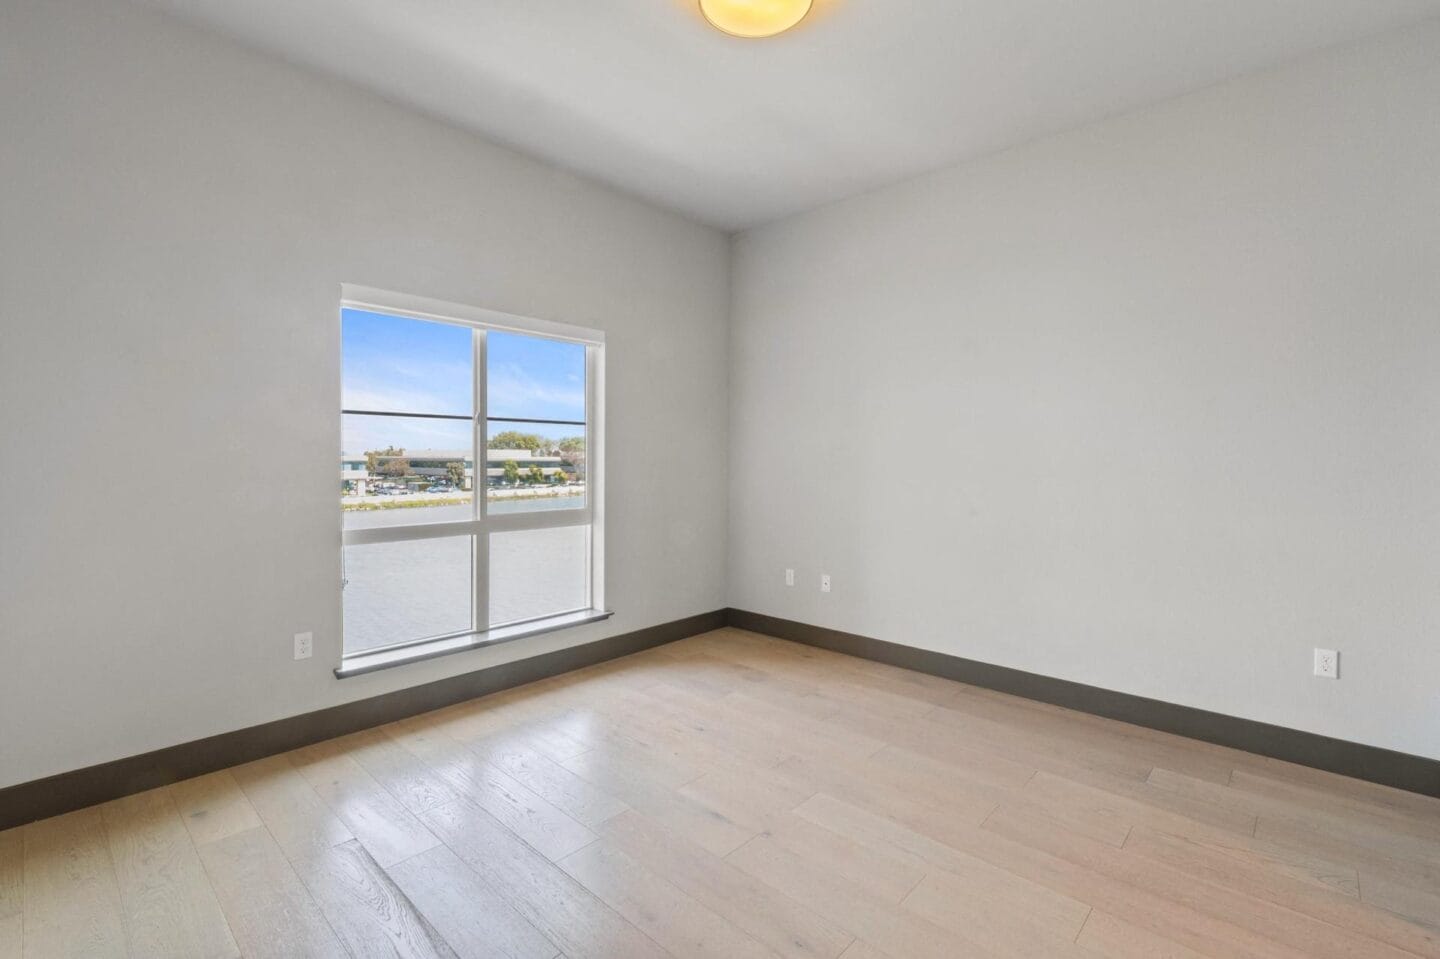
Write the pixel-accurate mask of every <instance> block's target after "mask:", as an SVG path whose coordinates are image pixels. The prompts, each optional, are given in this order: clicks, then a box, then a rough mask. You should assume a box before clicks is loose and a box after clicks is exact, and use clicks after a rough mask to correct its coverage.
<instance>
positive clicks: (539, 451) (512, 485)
mask: <svg viewBox="0 0 1440 959" xmlns="http://www.w3.org/2000/svg"><path fill="white" fill-rule="evenodd" d="M521 427H523V429H522V428H521ZM542 430H543V431H544V432H543V433H542V432H541V431H542ZM487 445H488V446H489V449H488V450H486V455H485V497H486V500H487V501H488V503H487V506H486V509H488V510H489V512H490V513H491V514H492V515H494V514H498V513H520V512H530V511H532V510H539V509H580V508H582V507H584V505H585V427H583V426H551V425H539V424H512V423H494V422H492V423H491V424H490V430H489V442H488V444H487Z"/></svg>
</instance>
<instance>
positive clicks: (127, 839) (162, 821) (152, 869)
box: [100, 789, 240, 959]
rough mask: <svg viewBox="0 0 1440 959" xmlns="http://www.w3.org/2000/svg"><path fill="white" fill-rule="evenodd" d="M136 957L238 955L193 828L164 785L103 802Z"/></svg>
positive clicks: (192, 958) (205, 958)
mask: <svg viewBox="0 0 1440 959" xmlns="http://www.w3.org/2000/svg"><path fill="white" fill-rule="evenodd" d="M100 810H101V812H102V813H103V814H104V817H105V832H106V835H107V836H108V837H109V840H110V858H111V860H112V861H113V862H114V864H115V874H116V878H117V880H118V881H119V884H120V899H121V902H122V904H123V906H124V909H125V927H126V929H127V930H128V933H129V941H130V949H131V951H132V952H133V953H134V954H135V955H137V956H146V957H154V959H164V957H174V959H231V957H234V956H238V955H239V954H240V950H239V947H238V946H236V944H235V939H234V938H233V937H232V936H231V935H230V926H229V924H228V923H227V922H226V921H225V916H224V913H222V912H221V910H220V903H219V902H218V901H216V899H215V892H214V890H213V889H211V887H210V880H209V878H208V877H207V876H206V875H205V869H204V867H203V866H202V865H201V864H200V857H199V855H197V854H196V852H195V846H194V844H193V843H192V842H191V841H190V833H189V832H188V831H187V830H186V828H185V823H184V822H183V821H182V820H181V818H180V813H179V811H178V810H176V808H175V803H174V802H173V800H172V799H171V794H170V792H169V791H168V790H166V789H152V790H150V791H149V792H143V793H138V794H136V795H134V796H126V797H125V798H124V799H117V800H115V801H114V802H110V803H106V804H105V805H103V806H101V807H100Z"/></svg>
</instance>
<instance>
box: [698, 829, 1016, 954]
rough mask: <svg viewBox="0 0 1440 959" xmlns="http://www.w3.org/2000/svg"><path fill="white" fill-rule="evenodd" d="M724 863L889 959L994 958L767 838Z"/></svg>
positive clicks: (962, 937) (959, 936)
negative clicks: (894, 958) (900, 958)
mask: <svg viewBox="0 0 1440 959" xmlns="http://www.w3.org/2000/svg"><path fill="white" fill-rule="evenodd" d="M726 859H727V861H729V862H731V863H733V864H734V865H736V866H738V867H739V868H740V869H743V870H744V871H746V872H748V873H750V874H751V875H752V876H754V877H756V878H757V879H759V880H761V881H762V882H764V883H766V884H768V885H769V886H771V887H773V888H774V889H775V890H776V891H777V892H780V893H782V894H784V895H787V896H790V897H791V898H793V899H796V900H798V901H800V902H802V903H804V904H805V905H807V906H809V907H810V908H811V909H814V910H815V911H816V912H818V913H820V914H821V915H823V916H824V917H825V918H826V919H828V920H830V921H831V922H833V923H835V924H836V925H838V926H840V927H841V928H844V929H846V930H847V931H849V932H850V933H851V934H853V935H855V936H856V937H857V938H861V939H864V940H865V941H866V942H872V943H876V944H877V945H878V947H879V948H880V949H882V950H884V951H885V952H888V953H890V954H891V955H894V956H906V957H914V959H951V957H954V956H976V957H985V956H993V955H994V953H991V952H990V951H988V950H986V949H984V948H982V947H981V946H980V945H979V944H978V943H975V942H974V941H972V940H970V939H969V938H968V937H966V936H965V935H963V934H962V933H959V932H955V931H952V930H947V929H943V928H941V927H940V926H937V925H935V924H933V923H931V922H928V921H926V920H925V919H923V918H921V917H920V916H917V915H915V914H914V913H911V912H909V911H907V910H903V909H896V908H895V907H894V906H893V905H890V904H887V903H883V902H882V901H880V900H877V899H875V898H873V897H871V896H869V895H867V894H866V893H865V892H864V890H863V889H861V888H860V887H858V886H856V885H854V884H853V883H849V882H846V881H845V880H843V879H841V878H839V877H836V876H833V875H830V874H828V873H826V872H825V871H824V870H823V869H821V868H820V867H818V866H815V865H812V864H811V863H809V862H807V861H806V860H804V859H802V858H801V857H799V856H796V855H795V854H794V853H792V852H790V851H789V850H787V849H785V848H784V847H783V846H781V845H780V844H779V843H777V842H775V841H774V840H773V839H770V838H769V837H767V836H757V837H756V838H754V839H752V840H750V841H749V842H748V843H746V844H745V845H744V846H742V847H740V848H739V849H737V850H735V852H733V853H731V854H730V855H729V856H727V857H726Z"/></svg>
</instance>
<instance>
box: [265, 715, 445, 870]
mask: <svg viewBox="0 0 1440 959" xmlns="http://www.w3.org/2000/svg"><path fill="white" fill-rule="evenodd" d="M291 765H292V766H294V767H295V769H296V770H298V771H299V773H300V775H302V776H304V777H305V781H306V782H308V783H309V784H310V787H311V788H312V789H314V790H315V794H316V795H317V796H319V797H320V799H321V801H323V802H324V803H325V804H326V805H327V806H329V807H330V810H331V811H332V812H334V813H335V816H336V818H338V819H339V820H340V821H341V822H343V823H344V824H345V825H346V826H347V827H348V828H349V829H350V831H351V832H352V833H354V834H355V837H356V838H357V839H359V840H360V843H361V845H363V846H364V847H365V849H366V850H367V851H368V852H369V853H370V855H371V856H372V857H374V859H375V861H376V862H378V863H380V864H381V865H382V866H388V865H391V864H393V863H397V862H401V861H403V860H405V859H409V858H410V857H411V856H413V855H415V854H417V853H422V852H424V851H425V850H427V849H433V848H435V847H436V846H438V845H439V844H440V840H438V839H436V838H435V837H434V836H433V835H431V833H430V830H428V829H426V828H425V827H424V826H423V825H422V824H421V823H420V820H418V819H416V818H415V817H414V816H413V815H411V814H410V812H409V811H408V810H406V809H405V807H404V806H403V805H402V804H401V803H400V801H399V800H398V799H396V798H395V796H393V795H392V794H391V793H390V792H389V791H388V790H387V789H385V788H384V787H383V786H381V785H380V784H379V783H378V782H376V781H375V777H373V776H371V775H370V773H368V772H366V770H365V768H364V767H363V766H361V765H360V764H359V763H358V762H356V761H355V759H354V758H352V757H351V756H350V755H349V753H348V752H346V750H345V748H344V746H343V744H338V743H318V744H316V745H314V746H310V747H307V748H305V749H302V750H299V751H297V752H296V753H294V754H292V756H291Z"/></svg>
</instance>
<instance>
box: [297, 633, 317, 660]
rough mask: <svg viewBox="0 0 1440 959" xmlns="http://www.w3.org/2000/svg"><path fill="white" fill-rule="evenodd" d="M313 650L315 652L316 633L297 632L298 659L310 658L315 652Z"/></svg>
mask: <svg viewBox="0 0 1440 959" xmlns="http://www.w3.org/2000/svg"><path fill="white" fill-rule="evenodd" d="M313 652H315V634H314V633H296V634H295V658H296V659H309V658H310V654H311V653H313Z"/></svg>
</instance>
